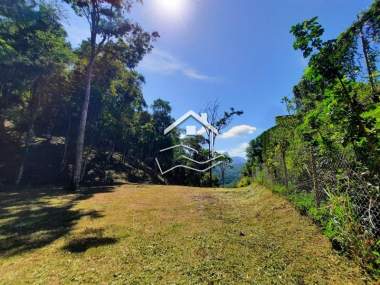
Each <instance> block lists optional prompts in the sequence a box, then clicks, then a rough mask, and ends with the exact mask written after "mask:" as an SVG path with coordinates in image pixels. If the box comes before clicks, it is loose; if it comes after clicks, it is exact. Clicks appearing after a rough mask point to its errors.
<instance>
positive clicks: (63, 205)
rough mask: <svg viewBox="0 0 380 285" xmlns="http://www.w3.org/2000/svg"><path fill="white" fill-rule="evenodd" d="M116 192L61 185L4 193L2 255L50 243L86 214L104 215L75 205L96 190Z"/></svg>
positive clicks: (0, 233)
mask: <svg viewBox="0 0 380 285" xmlns="http://www.w3.org/2000/svg"><path fill="white" fill-rule="evenodd" d="M112 191H113V187H96V188H86V189H85V190H84V191H82V192H80V193H74V194H70V193H67V192H65V191H64V190H62V189H59V188H38V189H24V190H17V191H16V190H7V191H2V192H0V257H1V256H12V255H16V254H20V253H23V252H26V251H30V250H33V249H36V248H40V247H43V246H46V245H48V244H50V243H52V242H54V241H55V240H57V239H58V238H60V237H62V236H64V235H66V234H67V233H69V232H70V230H71V229H72V227H73V226H74V225H75V224H76V222H77V221H78V220H79V219H81V218H82V217H85V216H87V217H90V218H92V219H96V218H100V217H102V213H101V212H99V211H95V210H91V209H88V210H79V209H75V208H74V206H75V205H76V204H77V203H78V202H79V201H81V200H85V199H89V198H91V197H92V196H93V195H94V194H96V193H105V192H112Z"/></svg>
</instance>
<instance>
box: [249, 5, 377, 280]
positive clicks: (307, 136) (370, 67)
mask: <svg viewBox="0 0 380 285" xmlns="http://www.w3.org/2000/svg"><path fill="white" fill-rule="evenodd" d="M379 13H380V9H379V1H374V3H373V5H372V6H371V7H370V9H369V10H368V11H366V12H364V13H362V14H361V15H360V16H359V17H358V19H357V20H356V21H355V22H354V23H353V24H352V25H351V26H350V27H349V28H348V29H347V30H346V31H344V32H343V33H342V34H341V35H339V36H338V37H337V38H336V39H331V40H326V41H325V40H324V39H323V37H322V36H323V32H324V29H323V27H322V26H321V25H320V24H319V22H318V18H317V17H314V18H311V19H310V20H305V21H304V22H302V23H299V24H296V25H294V26H293V27H292V28H291V33H292V34H293V35H294V37H295V41H294V48H295V49H297V50H301V52H302V53H303V55H304V57H305V58H308V59H309V65H308V67H307V68H306V69H305V71H304V74H303V76H302V78H301V80H300V82H299V83H298V84H297V85H296V86H295V87H294V88H293V93H294V97H293V98H291V99H289V98H284V99H283V103H284V104H285V105H286V108H287V110H288V113H289V115H287V116H278V117H277V118H276V125H275V126H274V127H273V128H271V129H269V130H267V131H265V132H264V133H263V134H261V135H260V136H259V137H257V138H256V139H255V140H252V141H251V142H250V145H249V147H248V149H247V157H248V161H247V164H246V165H245V167H244V169H243V171H242V174H243V178H242V182H245V181H249V179H248V177H250V178H251V179H254V180H255V181H257V182H260V183H264V184H266V185H268V186H270V187H271V188H272V189H273V191H275V192H278V193H281V194H282V195H286V196H287V197H288V199H289V200H290V201H292V202H293V203H294V204H295V205H296V207H297V208H298V209H299V210H300V211H301V212H302V213H305V214H308V215H309V216H311V217H312V218H313V219H314V220H315V221H316V222H317V223H318V224H319V225H320V226H321V227H322V229H323V231H324V233H325V234H326V236H328V237H329V238H330V239H331V240H332V241H333V245H334V246H336V248H339V249H340V250H343V251H345V252H347V253H349V254H350V255H352V256H356V257H358V258H359V259H360V260H361V262H362V264H363V265H364V266H365V267H366V268H367V269H368V270H370V271H371V272H372V273H374V272H375V271H376V270H375V269H374V266H375V265H374V264H375V263H374V262H375V261H374V260H376V259H375V258H374V254H373V253H372V251H373V248H375V247H376V246H375V242H374V241H375V240H376V239H378V237H379V234H380V232H379V228H380V207H379V205H380V192H379V188H378V186H376V185H379V176H380V173H379V169H380V140H379V133H380V128H379V123H378V122H379V119H380V117H379V112H378V109H379V103H378V102H379V90H380V89H379V88H380V86H379V83H378V81H377V74H378V66H377V63H378V60H379V58H378V55H379V52H378V51H379V40H378V36H377V35H378V31H379V19H380V15H379ZM376 34H377V35H376ZM243 184H244V183H243ZM374 274H375V273H374Z"/></svg>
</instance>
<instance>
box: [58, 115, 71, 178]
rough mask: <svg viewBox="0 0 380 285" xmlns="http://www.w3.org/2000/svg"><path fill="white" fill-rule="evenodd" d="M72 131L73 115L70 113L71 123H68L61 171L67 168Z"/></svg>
mask: <svg viewBox="0 0 380 285" xmlns="http://www.w3.org/2000/svg"><path fill="white" fill-rule="evenodd" d="M70 131H71V115H69V123H68V125H67V130H66V136H65V146H64V149H63V154H62V160H61V170H60V172H62V171H63V170H64V169H65V168H66V162H67V149H68V146H69V137H70Z"/></svg>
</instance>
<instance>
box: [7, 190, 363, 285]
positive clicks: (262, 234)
mask: <svg viewBox="0 0 380 285" xmlns="http://www.w3.org/2000/svg"><path fill="white" fill-rule="evenodd" d="M0 254H1V256H0V257H1V259H0V283H1V284H18V283H39V284H46V283H54V284H66V283H107V284H108V283H112V284H167V283H169V284H189V283H192V284H209V283H223V284H228V283H235V284H362V283H364V282H365V281H366V276H365V275H364V274H363V273H362V272H361V270H360V268H359V267H358V266H357V265H356V264H354V263H353V262H352V261H350V260H348V259H346V258H345V257H342V256H339V255H338V254H337V253H335V252H334V251H333V250H332V249H331V245H330V242H329V241H328V240H327V239H326V238H325V237H323V236H322V235H321V234H320V232H319V230H318V228H317V227H316V226H315V225H313V224H312V223H311V222H310V221H309V220H308V218H306V217H303V216H300V215H299V214H298V212H297V211H296V210H294V209H293V208H292V206H291V205H290V204H289V203H288V202H286V201H285V200H284V199H283V198H281V197H279V196H277V195H274V194H272V193H271V192H270V191H269V190H267V189H265V188H262V187H260V186H255V187H250V188H246V189H242V190H237V189H230V190H221V189H199V188H189V187H176V186H142V185H127V186H121V187H116V188H96V189H89V190H88V193H81V194H69V195H67V194H64V193H62V192H61V191H60V190H59V189H57V190H55V189H38V190H29V191H27V190H25V191H23V192H14V191H6V192H0Z"/></svg>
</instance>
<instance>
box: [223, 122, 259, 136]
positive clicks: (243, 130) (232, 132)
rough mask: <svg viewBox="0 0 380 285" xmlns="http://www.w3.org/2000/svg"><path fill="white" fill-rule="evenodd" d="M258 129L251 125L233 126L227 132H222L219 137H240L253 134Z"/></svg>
mask: <svg viewBox="0 0 380 285" xmlns="http://www.w3.org/2000/svg"><path fill="white" fill-rule="evenodd" d="M255 131H256V128H255V127H253V126H250V125H238V126H235V127H232V128H231V129H229V130H228V131H227V132H225V133H223V134H221V135H220V136H219V138H221V139H230V138H233V137H238V136H242V135H247V134H253V133H254V132H255Z"/></svg>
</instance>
